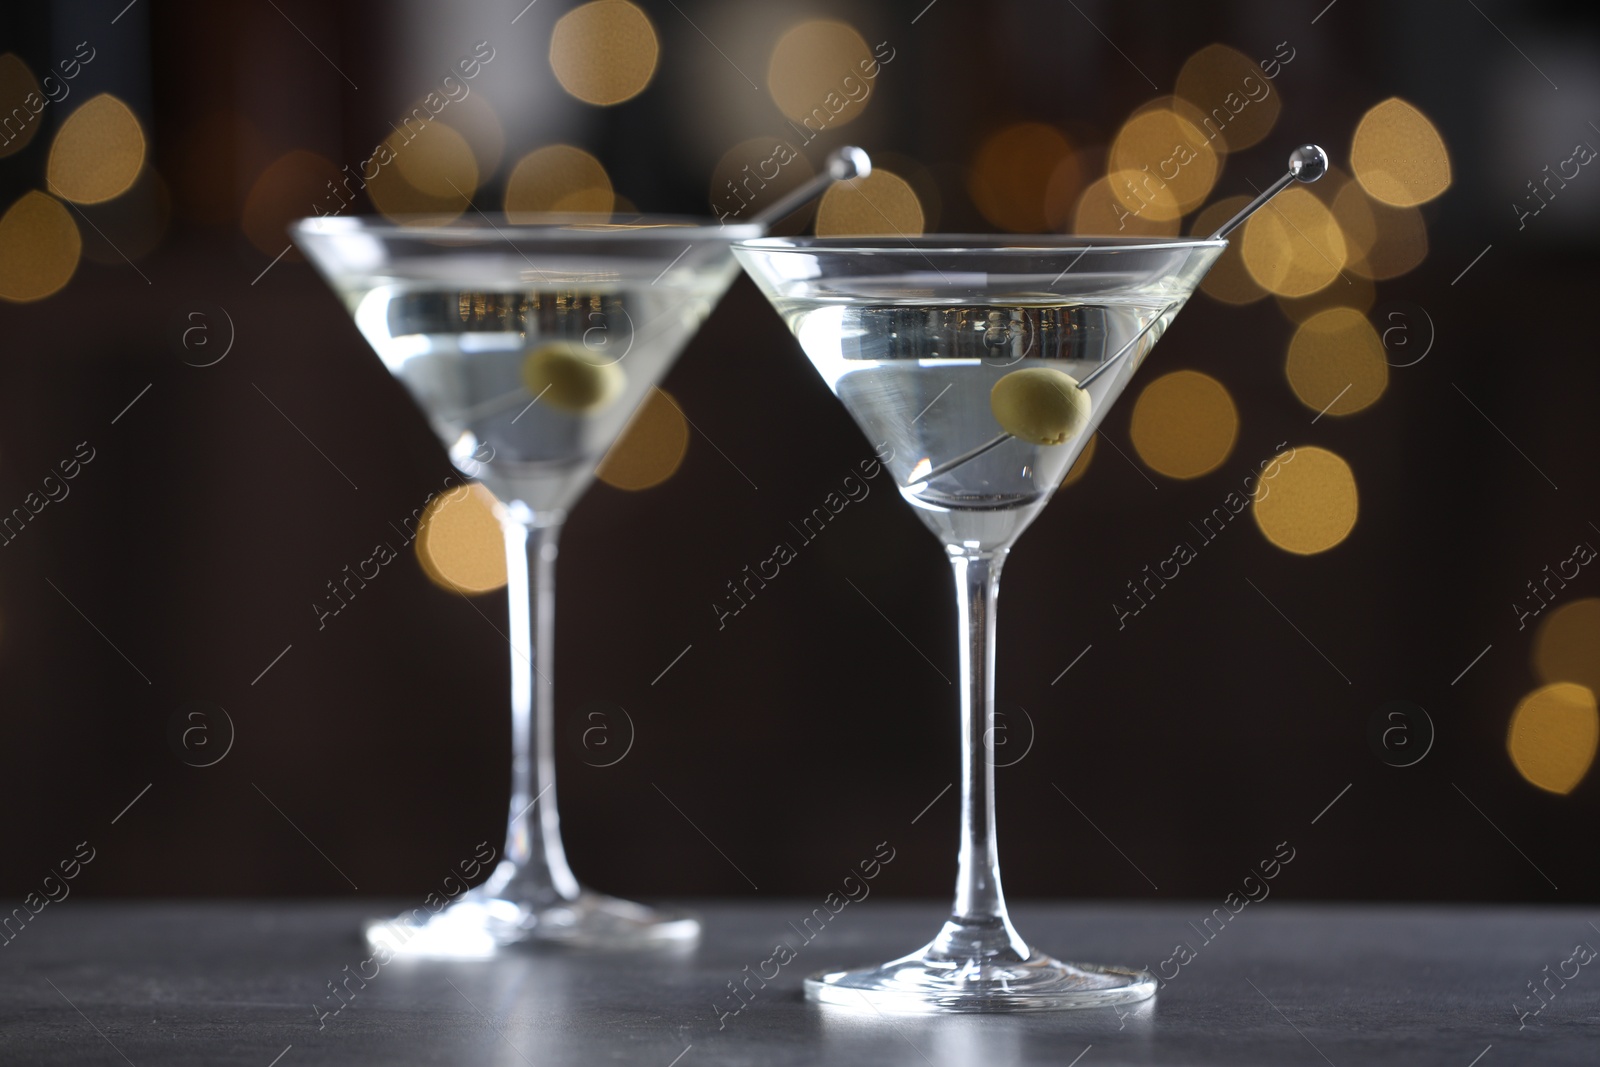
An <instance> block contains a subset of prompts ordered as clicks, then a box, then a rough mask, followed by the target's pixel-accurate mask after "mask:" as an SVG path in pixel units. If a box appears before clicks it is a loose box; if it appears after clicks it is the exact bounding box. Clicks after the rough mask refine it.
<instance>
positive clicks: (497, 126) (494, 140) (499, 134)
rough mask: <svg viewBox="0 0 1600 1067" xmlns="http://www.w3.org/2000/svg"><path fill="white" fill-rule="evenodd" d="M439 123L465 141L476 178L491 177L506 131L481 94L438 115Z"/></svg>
mask: <svg viewBox="0 0 1600 1067" xmlns="http://www.w3.org/2000/svg"><path fill="white" fill-rule="evenodd" d="M439 121H440V122H443V123H445V124H446V125H447V126H449V127H450V128H451V129H453V130H455V131H456V132H457V133H459V134H460V135H461V136H463V137H465V138H466V139H467V144H469V145H471V146H472V156H473V158H474V159H475V160H476V161H477V164H478V174H479V175H482V176H485V177H487V176H489V175H492V174H494V172H495V170H496V169H497V168H498V167H499V166H500V158H501V157H502V156H504V155H505V151H506V131H505V127H504V126H502V125H501V123H500V116H499V115H497V114H496V113H495V110H494V107H493V105H491V104H490V103H489V101H488V99H487V98H486V97H485V96H484V95H483V94H482V93H481V92H480V93H473V94H472V95H471V96H467V97H463V98H462V99H460V100H457V101H456V102H454V103H452V104H451V105H450V109H449V110H448V111H445V112H443V113H441V114H440V116H439Z"/></svg>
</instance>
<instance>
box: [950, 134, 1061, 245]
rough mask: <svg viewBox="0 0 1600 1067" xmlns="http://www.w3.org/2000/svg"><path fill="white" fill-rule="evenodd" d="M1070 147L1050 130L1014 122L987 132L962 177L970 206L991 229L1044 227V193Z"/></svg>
mask: <svg viewBox="0 0 1600 1067" xmlns="http://www.w3.org/2000/svg"><path fill="white" fill-rule="evenodd" d="M1071 154H1072V146H1071V145H1070V144H1068V143H1067V139H1066V137H1065V136H1064V135H1063V134H1062V133H1061V131H1060V130H1058V129H1056V128H1055V127H1054V126H1047V125H1045V124H1044V123H1042V122H1019V123H1015V124H1013V125H1011V126H1007V127H1005V128H1003V129H1001V130H998V131H996V132H995V133H993V134H991V135H990V136H989V138H988V139H987V140H985V141H984V142H983V145H982V146H981V147H980V148H979V149H978V154H977V156H976V157H974V159H973V161H972V168H971V170H970V171H969V172H968V175H967V192H968V193H969V194H970V195H971V197H972V203H973V205H974V206H976V207H977V209H978V210H979V211H980V212H982V213H983V217H984V218H986V219H988V220H989V221H990V222H991V223H993V224H994V225H995V226H998V227H1000V229H1002V230H1010V231H1011V232H1012V233H1039V232H1040V231H1042V230H1045V229H1047V228H1048V227H1049V225H1050V223H1049V219H1048V218H1047V216H1046V212H1045V199H1046V193H1047V192H1048V190H1049V187H1050V180H1051V177H1052V176H1053V175H1054V174H1055V172H1056V168H1057V167H1059V166H1060V165H1061V164H1062V162H1063V161H1064V160H1066V159H1067V158H1068V157H1069V156H1070V155H1071Z"/></svg>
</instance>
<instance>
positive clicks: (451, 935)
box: [364, 889, 700, 959]
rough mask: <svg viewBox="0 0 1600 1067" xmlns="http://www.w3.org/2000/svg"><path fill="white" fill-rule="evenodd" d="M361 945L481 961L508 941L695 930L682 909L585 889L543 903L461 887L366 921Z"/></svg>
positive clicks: (614, 944) (637, 938)
mask: <svg viewBox="0 0 1600 1067" xmlns="http://www.w3.org/2000/svg"><path fill="white" fill-rule="evenodd" d="M364 933H365V934H366V940H367V945H368V946H369V947H371V948H372V949H373V950H374V951H377V950H378V949H379V948H383V949H386V950H388V952H389V953H390V954H391V955H393V956H397V957H406V958H416V959H487V958H488V957H490V956H493V955H494V954H495V953H496V952H498V951H499V950H500V949H502V948H505V947H506V946H508V945H514V944H520V943H523V942H527V943H532V944H557V945H570V946H573V947H577V948H591V949H633V948H657V947H671V946H687V945H691V944H693V943H694V942H695V941H696V940H697V939H698V938H699V936H700V920H699V919H696V918H695V917H694V916H693V915H691V914H689V913H688V912H683V911H675V910H671V909H658V908H651V907H646V906H645V905H643V904H635V903H633V902H632V901H629V900H619V899H618V898H616V897H608V896H605V895H603V894H600V893H594V892H591V891H589V890H587V889H585V890H583V891H581V892H580V893H579V894H578V897H577V899H575V900H563V899H560V898H556V899H554V900H552V901H550V902H548V903H539V904H534V903H531V902H527V901H522V902H518V901H514V900H508V899H506V898H504V897H494V896H488V895H483V896H479V895H478V894H477V893H476V892H473V893H468V894H467V895H466V896H464V897H462V898H461V899H460V900H459V901H457V902H456V903H454V904H452V905H450V906H449V907H447V908H444V909H443V910H441V911H438V912H430V911H429V910H428V909H426V908H413V909H412V910H411V911H409V912H407V913H405V914H402V915H399V916H396V917H395V918H392V919H373V920H371V921H369V922H368V923H367V924H366V926H365V928H364Z"/></svg>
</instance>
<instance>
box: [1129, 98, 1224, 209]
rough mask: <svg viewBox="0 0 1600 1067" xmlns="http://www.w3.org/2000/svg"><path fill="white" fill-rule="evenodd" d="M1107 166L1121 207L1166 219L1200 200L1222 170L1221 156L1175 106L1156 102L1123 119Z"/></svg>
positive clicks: (1195, 204) (1209, 191)
mask: <svg viewBox="0 0 1600 1067" xmlns="http://www.w3.org/2000/svg"><path fill="white" fill-rule="evenodd" d="M1106 169H1107V170H1108V171H1109V172H1110V174H1111V177H1112V179H1113V180H1112V182H1111V190H1112V192H1113V193H1114V194H1115V195H1116V197H1117V199H1118V200H1120V201H1121V202H1122V206H1123V207H1125V208H1127V209H1128V210H1129V211H1132V212H1134V213H1135V214H1137V215H1140V216H1145V215H1150V216H1152V217H1153V218H1155V219H1156V220H1158V221H1167V220H1170V219H1177V218H1181V217H1182V216H1184V215H1187V214H1188V213H1189V212H1191V211H1193V210H1194V209H1195V208H1197V207H1199V206H1200V205H1201V204H1202V203H1204V202H1205V198H1206V197H1207V196H1209V195H1210V194H1211V190H1212V189H1213V188H1214V187H1215V186H1216V184H1217V175H1219V174H1220V173H1221V172H1222V156H1221V155H1219V154H1218V152H1217V149H1216V147H1215V146H1214V145H1213V144H1212V143H1211V142H1210V141H1208V140H1207V139H1206V135H1205V134H1204V133H1202V132H1201V131H1200V128H1199V127H1198V126H1196V125H1195V124H1194V123H1193V122H1191V121H1190V120H1189V119H1188V118H1187V117H1185V115H1184V114H1183V112H1182V111H1181V110H1180V109H1178V108H1175V107H1157V108H1151V109H1149V110H1147V111H1140V112H1137V113H1135V114H1134V115H1133V116H1132V117H1131V118H1129V119H1128V121H1127V122H1125V123H1123V125H1122V129H1121V130H1119V131H1117V136H1116V139H1115V140H1113V141H1112V142H1111V152H1110V154H1109V156H1108V157H1107V161H1106Z"/></svg>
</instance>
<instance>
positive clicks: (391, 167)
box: [363, 121, 478, 226]
mask: <svg viewBox="0 0 1600 1067" xmlns="http://www.w3.org/2000/svg"><path fill="white" fill-rule="evenodd" d="M408 135H409V136H410V137H411V140H409V141H408V140H406V137H407V136H408ZM407 157H410V158H409V159H408V158H407ZM402 161H404V163H402ZM373 163H374V165H375V166H376V172H375V173H374V175H373V176H372V177H370V178H368V179H367V195H368V196H370V197H371V198H372V204H373V206H374V207H376V208H377V209H378V210H379V211H381V212H382V213H383V214H384V216H385V217H386V218H389V219H392V220H394V221H396V222H401V223H405V224H406V225H410V226H443V225H445V224H447V223H450V222H454V221H455V220H456V219H458V218H460V217H461V215H462V214H463V213H464V212H465V211H466V210H467V208H468V207H469V206H471V205H470V203H469V201H470V199H471V197H472V194H473V193H474V192H475V191H476V189H477V180H476V179H477V166H478V165H477V160H476V158H475V157H474V156H473V154H472V149H471V148H470V147H469V146H468V145H467V142H466V138H464V137H462V136H461V134H460V133H459V132H458V131H456V130H454V129H452V128H450V127H449V126H447V125H445V124H444V123H443V122H438V121H433V122H429V123H427V124H426V125H424V126H422V127H421V128H420V130H419V129H417V128H416V127H414V126H412V125H410V124H408V125H407V126H405V127H403V128H401V129H397V130H396V131H395V132H394V133H392V134H390V135H389V136H388V137H386V138H384V141H383V144H382V145H381V146H379V148H378V149H377V152H376V154H375V155H374V156H373ZM408 172H409V173H411V174H415V175H417V176H418V180H420V181H422V182H423V183H424V184H425V185H426V186H428V188H419V187H418V186H417V185H415V184H413V182H412V181H411V180H410V179H409V178H408V177H407V174H408ZM363 173H365V171H363ZM469 173H470V174H471V175H472V177H473V183H472V186H471V187H468V186H460V192H457V191H456V190H454V189H451V188H450V186H449V184H448V182H447V179H448V181H456V180H457V179H458V178H461V177H464V176H466V175H467V174H469ZM456 184H457V185H460V182H459V181H456ZM431 189H438V190H442V192H439V193H435V192H431V191H430V190H431Z"/></svg>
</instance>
